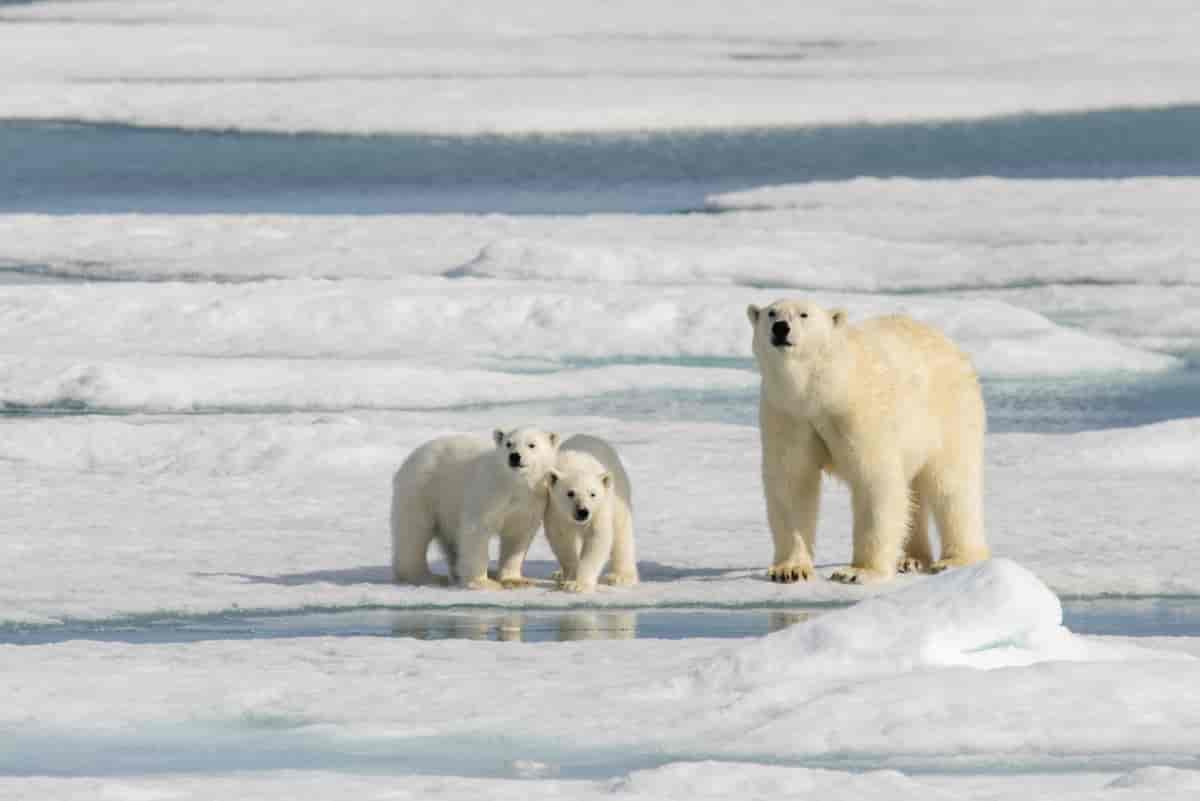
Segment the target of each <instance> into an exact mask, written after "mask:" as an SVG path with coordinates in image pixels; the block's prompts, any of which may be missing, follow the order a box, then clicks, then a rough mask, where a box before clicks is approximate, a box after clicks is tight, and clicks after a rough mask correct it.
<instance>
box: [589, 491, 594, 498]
mask: <svg viewBox="0 0 1200 801" xmlns="http://www.w3.org/2000/svg"><path fill="white" fill-rule="evenodd" d="M588 495H591V496H592V497H593V498H595V497H596V493H594V492H589V493H588Z"/></svg>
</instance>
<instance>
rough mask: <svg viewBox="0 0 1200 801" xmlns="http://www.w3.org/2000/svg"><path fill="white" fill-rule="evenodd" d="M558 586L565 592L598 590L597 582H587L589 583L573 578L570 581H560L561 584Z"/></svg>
mask: <svg viewBox="0 0 1200 801" xmlns="http://www.w3.org/2000/svg"><path fill="white" fill-rule="evenodd" d="M558 587H559V589H561V590H562V591H563V592H580V593H583V592H595V591H596V585H595V584H587V583H585V582H582V581H575V580H573V579H572V580H570V581H564V582H562V583H560V584H559V585H558Z"/></svg>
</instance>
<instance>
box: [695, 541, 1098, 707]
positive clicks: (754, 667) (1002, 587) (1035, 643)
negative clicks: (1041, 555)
mask: <svg viewBox="0 0 1200 801" xmlns="http://www.w3.org/2000/svg"><path fill="white" fill-rule="evenodd" d="M1080 647H1081V646H1080V645H1079V644H1078V642H1076V640H1075V638H1074V637H1073V636H1072V635H1071V634H1070V632H1068V631H1067V630H1066V629H1065V628H1063V626H1062V605H1061V604H1060V603H1059V600H1058V597H1057V596H1056V595H1055V594H1054V593H1053V592H1052V591H1051V590H1050V589H1049V588H1048V587H1047V586H1046V585H1045V584H1043V583H1042V582H1041V581H1040V580H1039V579H1038V578H1037V577H1036V576H1034V575H1033V573H1031V572H1030V571H1029V570H1027V569H1025V568H1024V567H1022V566H1021V565H1018V564H1017V563H1016V562H1013V561H1011V560H1008V559H992V560H990V561H987V562H981V563H980V564H977V565H972V566H970V567H965V568H960V569H957V570H952V571H948V572H946V573H942V574H939V575H937V576H933V577H930V578H928V579H924V580H920V581H917V582H915V583H914V584H912V585H911V586H909V587H905V588H904V589H901V590H897V591H895V592H892V593H888V594H887V595H881V596H875V597H872V598H868V599H866V600H864V601H862V602H860V603H858V604H856V605H854V606H852V607H850V608H847V609H841V610H837V611H834V612H830V613H828V614H824V615H820V616H818V617H816V618H814V619H812V620H809V621H807V622H805V623H802V624H799V625H796V626H792V627H790V628H788V629H784V630H782V631H779V632H776V633H775V634H772V635H769V636H767V637H765V638H763V639H762V640H761V641H759V642H756V643H754V644H753V645H750V646H748V647H746V648H744V649H742V650H741V651H738V652H736V653H734V654H732V655H731V656H730V658H729V660H728V662H726V663H723V664H722V663H718V664H716V665H714V666H713V667H712V669H711V671H705V672H704V673H703V674H702V676H701V680H702V681H704V682H707V681H713V682H714V683H717V684H723V685H733V686H734V687H737V688H740V689H746V690H750V689H755V688H756V687H759V686H762V685H765V684H771V683H774V682H775V681H779V680H788V679H790V678H796V677H800V676H819V677H821V678H828V677H830V676H842V677H847V676H853V675H856V674H858V675H862V676H869V675H877V674H880V673H895V672H908V671H912V670H917V669H922V668H936V667H951V666H966V667H973V668H980V669H987V668H997V667H1007V666H1014V665H1028V664H1033V663H1035V662H1039V661H1044V660H1046V659H1054V658H1078V657H1079V656H1080V652H1079V648H1080Z"/></svg>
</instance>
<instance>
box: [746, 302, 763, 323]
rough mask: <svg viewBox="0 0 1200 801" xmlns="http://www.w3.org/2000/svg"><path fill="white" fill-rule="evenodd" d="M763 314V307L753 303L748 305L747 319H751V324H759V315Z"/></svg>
mask: <svg viewBox="0 0 1200 801" xmlns="http://www.w3.org/2000/svg"><path fill="white" fill-rule="evenodd" d="M760 314H762V309H760V308H758V307H757V306H755V305H754V304H753V303H751V304H750V305H749V306H747V307H746V319H747V320H749V321H750V325H758V315H760Z"/></svg>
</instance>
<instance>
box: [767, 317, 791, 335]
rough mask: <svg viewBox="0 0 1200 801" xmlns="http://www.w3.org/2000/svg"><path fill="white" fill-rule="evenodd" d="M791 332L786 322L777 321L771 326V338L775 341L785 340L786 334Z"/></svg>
mask: <svg viewBox="0 0 1200 801" xmlns="http://www.w3.org/2000/svg"><path fill="white" fill-rule="evenodd" d="M791 330H792V327H791V326H790V325H788V324H787V321H786V320H779V321H777V322H776V323H775V324H774V325H773V326H771V336H773V337H775V338H776V339H787V335H788V332H789V331H791Z"/></svg>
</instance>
